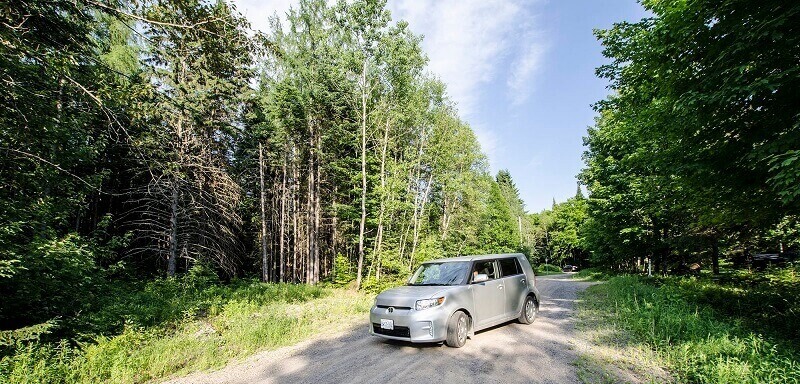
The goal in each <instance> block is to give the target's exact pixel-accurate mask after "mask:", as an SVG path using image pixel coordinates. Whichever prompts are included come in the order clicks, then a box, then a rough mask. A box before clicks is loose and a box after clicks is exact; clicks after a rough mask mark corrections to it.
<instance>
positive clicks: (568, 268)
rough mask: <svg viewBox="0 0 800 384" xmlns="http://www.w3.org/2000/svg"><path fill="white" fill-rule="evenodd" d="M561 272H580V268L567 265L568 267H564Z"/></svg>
mask: <svg viewBox="0 0 800 384" xmlns="http://www.w3.org/2000/svg"><path fill="white" fill-rule="evenodd" d="M561 270H562V271H563V272H578V266H577V265H569V264H567V265H565V266H564V268H561Z"/></svg>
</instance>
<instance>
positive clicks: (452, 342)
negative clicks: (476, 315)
mask: <svg viewBox="0 0 800 384" xmlns="http://www.w3.org/2000/svg"><path fill="white" fill-rule="evenodd" d="M468 334H469V316H467V314H466V313H464V312H463V311H456V313H454V314H453V315H452V316H450V319H449V320H447V341H446V343H447V346H448V347H453V348H461V347H463V346H464V344H466V343H467V335H468Z"/></svg>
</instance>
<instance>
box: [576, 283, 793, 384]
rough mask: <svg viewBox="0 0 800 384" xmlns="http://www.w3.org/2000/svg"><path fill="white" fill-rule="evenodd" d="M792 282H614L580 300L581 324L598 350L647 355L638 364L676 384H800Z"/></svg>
mask: <svg viewBox="0 0 800 384" xmlns="http://www.w3.org/2000/svg"><path fill="white" fill-rule="evenodd" d="M585 274H586V275H587V276H590V277H591V276H593V274H592V272H585ZM594 276H596V275H594ZM797 281H798V279H797V276H796V272H795V271H794V270H791V271H789V272H787V271H772V272H769V273H766V274H755V275H731V276H728V278H726V279H716V280H712V279H711V278H707V277H703V278H659V279H655V278H654V279H648V278H645V277H639V276H616V277H611V278H610V279H608V281H607V282H606V283H605V284H598V285H595V286H592V287H590V288H588V289H587V290H586V291H585V292H584V293H583V296H582V301H581V302H580V303H579V304H578V309H579V323H580V325H581V327H583V328H584V330H585V331H588V332H594V335H595V337H594V338H593V339H594V341H595V343H597V344H599V345H601V346H616V347H619V348H622V349H627V350H629V351H636V350H643V351H649V352H652V353H649V354H648V353H644V354H638V355H637V358H638V360H639V365H652V366H660V367H664V368H666V369H667V370H668V371H669V372H670V373H671V374H672V375H673V376H674V379H675V380H676V381H678V382H691V383H767V382H768V383H781V382H785V383H797V382H800V360H798V357H800V353H799V352H800V351H798V349H797V345H798V343H797V338H796V330H795V331H794V333H793V332H790V329H791V328H796V327H797V326H798V324H799V323H798V319H797V309H798V301H797V300H796V299H794V298H796V297H797V294H798V290H797V287H798V286H797ZM743 286H744V287H746V288H743ZM743 309H747V310H743ZM769 317H775V318H776V320H767V318H769ZM645 360H646V361H645Z"/></svg>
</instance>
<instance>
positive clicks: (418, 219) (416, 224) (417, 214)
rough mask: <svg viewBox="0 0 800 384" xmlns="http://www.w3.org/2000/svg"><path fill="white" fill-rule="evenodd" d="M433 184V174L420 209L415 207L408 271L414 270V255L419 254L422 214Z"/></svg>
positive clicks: (429, 178)
mask: <svg viewBox="0 0 800 384" xmlns="http://www.w3.org/2000/svg"><path fill="white" fill-rule="evenodd" d="M432 182H433V174H430V175H428V182H427V185H426V186H425V193H423V195H422V198H421V199H420V204H419V209H417V207H414V239H413V241H412V243H411V257H409V258H408V269H409V270H411V269H412V268H414V254H415V253H416V252H417V244H418V242H419V230H420V226H421V225H422V214H423V213H424V212H423V211H424V210H425V204H427V202H428V194H430V192H431V183H432Z"/></svg>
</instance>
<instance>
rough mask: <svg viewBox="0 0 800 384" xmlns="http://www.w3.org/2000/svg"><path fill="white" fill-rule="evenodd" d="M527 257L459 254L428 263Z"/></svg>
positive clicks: (497, 254) (517, 255) (519, 254)
mask: <svg viewBox="0 0 800 384" xmlns="http://www.w3.org/2000/svg"><path fill="white" fill-rule="evenodd" d="M519 256H522V257H525V255H523V254H521V253H495V254H491V255H467V256H458V257H446V258H443V259H436V260H428V261H426V263H447V262H451V261H474V260H489V259H500V258H504V257H519Z"/></svg>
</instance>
